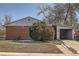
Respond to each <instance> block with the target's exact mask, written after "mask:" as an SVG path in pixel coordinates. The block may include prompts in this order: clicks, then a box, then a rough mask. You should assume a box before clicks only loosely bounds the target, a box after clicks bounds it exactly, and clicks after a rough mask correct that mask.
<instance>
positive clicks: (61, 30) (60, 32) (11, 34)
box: [5, 17, 74, 40]
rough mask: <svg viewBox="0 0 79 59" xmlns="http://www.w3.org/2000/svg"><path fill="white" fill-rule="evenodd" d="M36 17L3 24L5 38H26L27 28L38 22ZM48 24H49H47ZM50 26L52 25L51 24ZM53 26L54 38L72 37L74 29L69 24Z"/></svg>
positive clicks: (27, 34)
mask: <svg viewBox="0 0 79 59" xmlns="http://www.w3.org/2000/svg"><path fill="white" fill-rule="evenodd" d="M38 21H39V20H38V19H35V18H33V17H25V18H22V19H20V20H18V21H14V22H11V23H9V24H7V25H5V28H6V38H5V39H8V40H10V39H16V38H17V37H21V39H27V38H28V37H29V36H30V35H29V33H30V31H29V28H30V27H31V26H32V25H33V23H36V22H38ZM49 25H50V24H49ZM51 26H52V25H51ZM53 26H54V28H55V32H56V34H55V39H74V30H73V29H72V27H69V26H58V25H53Z"/></svg>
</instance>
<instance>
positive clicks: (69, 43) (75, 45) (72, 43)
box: [63, 40, 79, 54]
mask: <svg viewBox="0 0 79 59" xmlns="http://www.w3.org/2000/svg"><path fill="white" fill-rule="evenodd" d="M63 42H64V43H65V44H66V45H67V46H70V47H72V48H73V49H74V50H76V51H77V53H78V54H79V42H78V41H75V40H63Z"/></svg>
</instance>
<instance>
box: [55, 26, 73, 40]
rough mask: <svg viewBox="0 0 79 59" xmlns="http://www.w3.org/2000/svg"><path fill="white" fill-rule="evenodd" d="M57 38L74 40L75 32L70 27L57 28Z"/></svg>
mask: <svg viewBox="0 0 79 59" xmlns="http://www.w3.org/2000/svg"><path fill="white" fill-rule="evenodd" d="M56 38H57V39H66V40H71V39H74V30H73V29H72V27H69V26H57V28H56Z"/></svg>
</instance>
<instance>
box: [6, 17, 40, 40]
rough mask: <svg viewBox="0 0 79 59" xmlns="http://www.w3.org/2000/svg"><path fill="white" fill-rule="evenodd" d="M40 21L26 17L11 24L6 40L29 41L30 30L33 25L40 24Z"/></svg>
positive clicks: (7, 29)
mask: <svg viewBox="0 0 79 59" xmlns="http://www.w3.org/2000/svg"><path fill="white" fill-rule="evenodd" d="M38 21H39V20H38V19H35V18H33V17H30V16H28V17H25V18H22V19H20V20H17V21H14V22H11V23H9V24H7V25H5V27H6V38H5V39H8V40H11V39H17V38H21V39H27V38H28V37H29V33H30V32H29V28H30V27H31V26H32V25H33V23H36V22H38Z"/></svg>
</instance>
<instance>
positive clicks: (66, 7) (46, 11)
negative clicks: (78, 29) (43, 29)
mask: <svg viewBox="0 0 79 59" xmlns="http://www.w3.org/2000/svg"><path fill="white" fill-rule="evenodd" d="M52 6H53V7H52ZM40 9H42V10H43V11H42V10H39V14H43V15H44V16H45V17H44V18H46V19H48V20H49V23H52V24H53V23H55V24H56V23H59V24H61V23H63V24H66V25H71V26H73V25H75V24H76V22H77V13H78V12H79V4H77V3H66V4H51V5H50V6H46V8H45V7H44V8H43V7H42V8H40ZM41 11H42V12H41Z"/></svg>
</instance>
